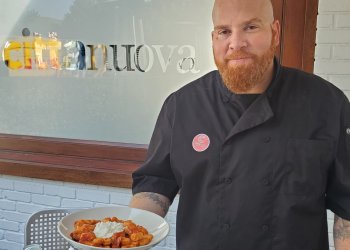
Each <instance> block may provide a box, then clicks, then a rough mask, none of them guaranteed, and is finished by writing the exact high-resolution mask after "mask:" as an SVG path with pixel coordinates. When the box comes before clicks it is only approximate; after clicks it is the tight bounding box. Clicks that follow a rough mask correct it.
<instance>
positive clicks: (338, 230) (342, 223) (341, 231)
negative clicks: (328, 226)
mask: <svg viewBox="0 0 350 250" xmlns="http://www.w3.org/2000/svg"><path fill="white" fill-rule="evenodd" d="M333 237H334V240H343V241H344V240H350V221H347V220H344V219H342V218H340V217H339V216H337V215H334V228H333Z"/></svg>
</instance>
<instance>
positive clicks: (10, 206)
mask: <svg viewBox="0 0 350 250" xmlns="http://www.w3.org/2000/svg"><path fill="white" fill-rule="evenodd" d="M0 209H2V210H11V211H13V210H16V202H14V201H6V200H2V201H1V202H0Z"/></svg>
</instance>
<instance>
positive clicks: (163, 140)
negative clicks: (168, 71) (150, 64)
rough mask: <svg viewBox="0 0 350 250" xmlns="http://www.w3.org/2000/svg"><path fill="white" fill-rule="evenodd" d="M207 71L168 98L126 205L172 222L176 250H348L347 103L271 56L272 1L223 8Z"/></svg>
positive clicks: (218, 4)
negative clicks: (330, 215) (172, 216)
mask: <svg viewBox="0 0 350 250" xmlns="http://www.w3.org/2000/svg"><path fill="white" fill-rule="evenodd" d="M212 19H213V24H214V30H213V32H212V43H213V54H214V59H215V63H216V65H217V68H218V71H212V72H210V73H208V74H206V75H204V76H202V77H201V78H199V79H197V80H195V81H193V82H191V83H189V84H187V85H186V86H184V87H183V88H181V89H179V90H178V91H176V92H174V93H173V94H171V95H170V96H169V97H168V98H167V99H166V101H165V103H164V105H163V107H162V109H161V111H160V114H159V117H158V120H157V123H156V126H155V129H154V133H153V135H152V139H151V142H150V145H149V149H148V154H147V159H146V161H145V163H144V164H143V165H142V166H141V167H140V168H139V169H138V170H137V171H135V172H134V173H133V180H134V182H133V194H134V196H133V199H132V201H131V203H130V206H131V207H136V208H141V209H146V210H149V211H152V212H155V213H157V214H159V215H161V216H165V215H166V213H167V211H168V208H169V206H170V204H171V203H172V201H173V199H174V197H175V196H176V195H177V194H178V193H180V196H179V206H178V210H177V226H176V243H177V249H179V250H196V249H200V250H201V249H205V250H211V249H228V250H231V249H237V250H326V249H329V242H328V229H327V213H326V211H327V209H330V210H332V211H333V212H334V213H335V214H336V216H335V224H334V238H335V247H336V250H345V249H347V250H349V249H350V239H349V237H350V229H349V221H348V220H350V104H349V101H348V99H347V98H346V97H345V95H344V94H343V93H342V92H341V91H340V90H339V89H337V88H336V87H335V86H333V85H332V84H331V83H329V82H327V81H325V80H323V79H321V78H319V77H317V76H315V75H312V74H308V73H305V72H302V71H299V70H296V69H291V68H286V67H283V66H281V65H280V64H279V62H278V60H277V59H275V58H274V54H275V50H276V48H277V46H278V45H279V39H280V24H279V22H278V20H275V19H274V16H273V8H272V5H271V2H270V1H269V0H217V1H215V4H214V8H213V14H212Z"/></svg>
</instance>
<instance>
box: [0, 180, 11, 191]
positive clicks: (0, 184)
mask: <svg viewBox="0 0 350 250" xmlns="http://www.w3.org/2000/svg"><path fill="white" fill-rule="evenodd" d="M0 189H9V190H13V181H12V180H6V179H5V178H4V177H2V178H0Z"/></svg>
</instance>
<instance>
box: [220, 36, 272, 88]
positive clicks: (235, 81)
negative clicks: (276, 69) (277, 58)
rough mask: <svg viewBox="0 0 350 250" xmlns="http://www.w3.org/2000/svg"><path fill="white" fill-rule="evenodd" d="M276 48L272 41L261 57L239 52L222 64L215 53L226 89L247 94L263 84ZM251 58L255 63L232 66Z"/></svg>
mask: <svg viewBox="0 0 350 250" xmlns="http://www.w3.org/2000/svg"><path fill="white" fill-rule="evenodd" d="M275 51H276V46H275V45H274V43H273V40H272V41H271V46H270V48H269V49H268V50H267V51H266V52H265V53H264V54H263V55H261V56H257V55H254V54H250V53H248V52H245V51H242V50H239V51H235V52H234V53H232V54H230V55H229V56H227V57H225V59H224V62H220V61H219V60H218V59H217V58H216V57H215V53H214V59H215V64H216V66H217V68H218V70H219V72H220V75H221V77H222V79H223V81H224V84H225V85H226V87H227V88H228V89H229V90H230V91H231V92H233V93H246V92H247V91H249V90H251V89H253V88H254V87H255V86H257V85H258V84H259V83H261V81H262V79H263V77H264V74H265V73H266V71H267V69H268V67H269V66H270V64H271V63H272V62H273V58H274V55H275ZM246 57H249V58H251V60H253V62H250V63H247V64H242V65H238V66H230V65H229V61H230V60H233V59H238V58H246Z"/></svg>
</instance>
